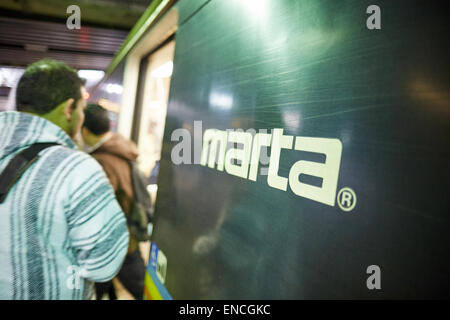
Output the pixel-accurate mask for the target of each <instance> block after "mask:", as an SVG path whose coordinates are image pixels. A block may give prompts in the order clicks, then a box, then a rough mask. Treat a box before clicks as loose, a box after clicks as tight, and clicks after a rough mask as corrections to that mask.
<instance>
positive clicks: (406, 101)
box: [152, 0, 450, 299]
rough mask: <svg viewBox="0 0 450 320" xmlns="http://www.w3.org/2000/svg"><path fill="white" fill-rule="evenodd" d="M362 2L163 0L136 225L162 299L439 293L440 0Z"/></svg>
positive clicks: (443, 168) (447, 225) (448, 229)
mask: <svg viewBox="0 0 450 320" xmlns="http://www.w3.org/2000/svg"><path fill="white" fill-rule="evenodd" d="M372 4H373V3H372V2H371V1H352V0H348V1H325V0H302V1H294V0H292V1H278V0H260V1H248V0H247V1H245V0H239V1H238V0H231V1H219V0H211V1H187V0H185V1H179V2H177V3H176V4H175V6H174V7H173V10H177V12H178V28H177V31H176V34H175V42H176V48H175V56H174V67H173V75H172V78H171V83H170V95H169V104H168V108H167V116H166V123H165V131H164V140H163V147H162V155H161V162H160V171H159V178H158V196H157V200H156V210H155V220H154V223H155V225H154V231H153V236H152V241H153V242H154V243H155V244H157V246H158V248H159V250H160V251H162V252H164V255H165V257H166V258H167V270H166V271H167V272H166V278H165V286H166V288H167V290H168V292H169V293H170V295H171V296H172V297H173V298H174V299H304V298H306V299H318V298H319V299H320V298H330V299H342V298H344V299H346V298H364V299H366V298H367V299H371V298H427V297H438V298H439V297H441V298H442V297H447V298H448V297H449V293H448V287H449V285H450V273H449V270H450V259H449V249H450V248H449V247H450V216H449V212H448V209H449V200H448V199H449V198H448V190H449V181H450V176H449V170H448V159H449V97H448V88H449V77H448V70H449V65H448V46H447V45H446V44H445V41H444V39H445V33H444V32H445V31H444V30H445V27H444V24H445V21H446V17H445V10H443V9H442V8H439V6H438V5H437V3H436V4H435V3H432V4H431V3H429V2H426V1H383V0H379V1H377V2H376V5H377V8H374V7H372V8H369V7H370V6H371V5H372ZM374 19H375V20H374ZM376 19H380V20H376ZM377 23H378V25H377ZM177 129H178V131H177ZM180 129H181V130H180ZM238 129H240V130H238ZM230 130H235V131H234V132H231V131H230ZM236 130H237V131H236ZM175 132H179V134H177V133H175ZM247 133H248V134H247ZM257 137H258V139H257ZM224 142H225V144H226V145H227V146H228V149H233V148H234V149H237V150H231V151H228V149H227V150H224V151H223V150H222V149H221V146H222V144H223V143H224ZM257 144H258V145H257ZM256 145H257V146H256ZM187 146H189V147H190V148H188V147H187ZM255 146H256V147H255ZM259 146H261V148H259ZM211 150H212V151H211ZM240 150H241V152H240ZM222 151H223V152H222ZM255 152H259V153H260V154H259V155H255ZM175 158H176V159H178V160H174V159H175ZM211 158H215V159H213V160H212V161H210V160H211ZM180 159H181V160H180ZM254 159H257V161H258V165H257V166H256V165H255V164H254V161H252V160H254ZM221 161H223V162H221ZM180 162H181V163H180Z"/></svg>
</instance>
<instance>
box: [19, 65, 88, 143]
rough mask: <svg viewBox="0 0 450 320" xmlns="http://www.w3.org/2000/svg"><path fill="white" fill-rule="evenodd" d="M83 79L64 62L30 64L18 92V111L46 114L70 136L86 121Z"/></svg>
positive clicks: (39, 114) (46, 116) (48, 118)
mask: <svg viewBox="0 0 450 320" xmlns="http://www.w3.org/2000/svg"><path fill="white" fill-rule="evenodd" d="M83 85H84V81H83V80H82V79H81V78H79V77H78V74H77V72H76V71H75V70H74V69H72V68H71V67H69V66H68V65H66V64H65V63H63V62H60V61H56V60H50V59H44V60H40V61H38V62H35V63H33V64H31V65H29V66H28V68H27V69H26V70H25V72H24V74H23V75H22V77H21V78H20V80H19V84H18V86H17V91H16V107H17V110H18V111H22V112H27V113H32V114H35V115H38V116H40V117H43V118H45V119H47V120H49V121H51V122H53V123H54V124H56V125H57V126H59V127H60V128H61V129H62V130H64V131H65V132H66V133H67V134H68V135H69V136H70V137H71V138H74V137H75V136H76V134H77V133H78V132H79V131H80V129H81V125H82V123H83V120H84V113H83V112H84V108H85V106H86V100H85V99H84V94H85V91H84V87H83Z"/></svg>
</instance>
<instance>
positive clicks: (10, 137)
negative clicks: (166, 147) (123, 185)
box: [0, 111, 129, 300]
mask: <svg viewBox="0 0 450 320" xmlns="http://www.w3.org/2000/svg"><path fill="white" fill-rule="evenodd" d="M36 142H56V143H58V144H60V145H61V146H53V147H49V148H46V149H44V150H42V151H41V152H40V153H39V159H38V160H37V161H35V162H34V163H33V164H32V165H31V166H30V167H29V168H28V169H27V170H26V171H25V173H24V174H23V175H22V177H21V178H20V179H19V180H18V181H17V182H16V184H15V185H14V186H13V187H12V189H11V190H10V192H9V193H8V195H7V197H6V199H5V201H4V202H3V203H1V204H0V299H38V300H40V299H89V298H90V297H91V295H92V292H93V282H94V281H95V282H104V281H107V280H110V279H112V278H113V277H114V276H115V275H116V274H117V273H118V272H119V269H120V267H121V265H122V262H123V259H124V258H125V255H126V252H127V247H128V241H129V236H128V230H127V227H126V221H125V217H124V214H123V212H122V210H121V208H120V206H119V204H118V203H117V201H116V199H115V195H114V191H113V189H112V187H111V185H110V184H109V182H108V179H107V177H106V175H105V173H104V171H103V170H102V168H101V167H100V165H99V164H98V163H97V162H96V161H95V160H94V159H93V158H92V157H90V156H89V155H87V154H85V153H83V152H80V151H77V150H76V147H75V145H74V144H73V142H72V141H71V140H70V138H69V136H68V135H67V134H66V133H65V132H64V131H62V130H61V129H60V128H59V127H57V126H56V125H54V124H53V123H51V122H50V121H47V120H45V119H43V118H41V117H38V116H33V115H29V114H26V113H21V112H10V111H7V112H0V172H2V171H3V169H4V168H5V167H6V165H7V164H8V162H9V161H10V160H11V159H12V158H13V157H14V156H15V155H16V154H17V153H18V152H20V151H22V150H23V149H24V148H26V147H28V146H30V145H31V144H33V143H36Z"/></svg>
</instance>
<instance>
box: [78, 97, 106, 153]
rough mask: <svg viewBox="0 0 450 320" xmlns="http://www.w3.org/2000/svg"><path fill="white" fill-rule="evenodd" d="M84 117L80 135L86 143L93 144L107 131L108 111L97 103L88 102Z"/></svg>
mask: <svg viewBox="0 0 450 320" xmlns="http://www.w3.org/2000/svg"><path fill="white" fill-rule="evenodd" d="M84 114H85V118H84V123H83V128H82V129H81V136H82V137H83V140H84V142H85V143H87V144H88V145H92V144H94V143H95V142H96V141H97V140H98V139H99V138H100V137H102V136H103V135H104V134H106V133H108V132H109V129H110V122H109V121H110V120H109V114H108V111H107V110H106V109H104V108H102V107H101V106H99V105H98V104H88V105H87V107H86V110H85V112H84Z"/></svg>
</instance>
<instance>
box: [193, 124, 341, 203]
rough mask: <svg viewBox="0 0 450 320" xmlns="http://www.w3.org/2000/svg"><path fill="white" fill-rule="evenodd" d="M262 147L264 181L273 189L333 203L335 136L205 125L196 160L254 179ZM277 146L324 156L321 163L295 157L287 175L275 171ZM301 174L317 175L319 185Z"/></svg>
mask: <svg viewBox="0 0 450 320" xmlns="http://www.w3.org/2000/svg"><path fill="white" fill-rule="evenodd" d="M228 143H238V144H241V145H243V148H239V149H237V148H230V149H228V150H227V144H228ZM262 147H270V148H271V152H270V161H269V171H268V175H267V184H268V185H269V186H270V187H272V188H276V189H280V190H283V191H286V190H287V187H288V184H289V187H290V188H291V190H292V191H293V192H294V193H295V194H296V195H298V196H300V197H304V198H307V199H311V200H314V201H317V202H320V203H324V204H326V205H329V206H334V205H335V200H336V188H337V182H338V177H339V166H340V163H341V154H342V143H341V141H340V140H339V139H327V138H311V137H295V139H294V137H293V136H289V135H284V134H283V129H281V128H276V129H273V130H272V133H270V134H269V133H257V134H255V135H254V136H252V134H251V133H249V132H236V131H230V132H228V131H225V130H223V131H222V130H217V129H207V130H205V132H204V134H203V144H202V153H201V161H200V164H201V165H202V166H206V165H207V166H208V167H210V168H216V169H217V170H219V171H223V170H224V169H225V171H226V172H227V173H229V174H232V175H235V176H238V177H241V178H244V179H249V180H252V181H256V179H257V173H258V165H259V157H260V151H261V148H262ZM281 149H294V150H298V151H307V152H315V153H321V154H324V155H325V156H326V160H325V163H319V162H312V161H306V160H300V161H297V162H296V163H294V164H293V165H292V167H291V168H290V171H289V177H282V176H279V175H278V167H279V164H280V155H281ZM301 174H306V175H310V176H315V177H319V178H321V179H322V181H323V182H322V186H321V187H318V186H313V185H310V184H307V183H304V182H301V181H300V180H299V177H300V175H301Z"/></svg>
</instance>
